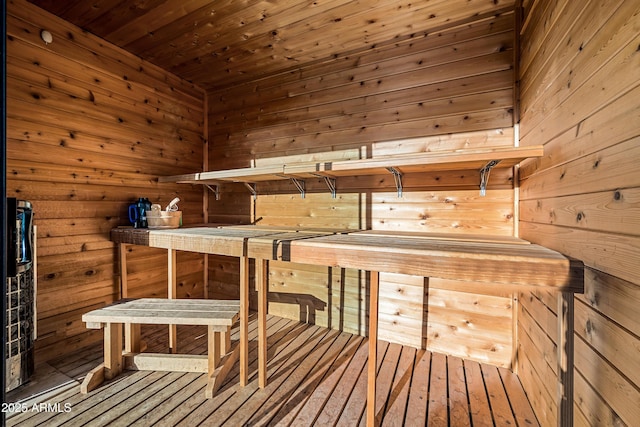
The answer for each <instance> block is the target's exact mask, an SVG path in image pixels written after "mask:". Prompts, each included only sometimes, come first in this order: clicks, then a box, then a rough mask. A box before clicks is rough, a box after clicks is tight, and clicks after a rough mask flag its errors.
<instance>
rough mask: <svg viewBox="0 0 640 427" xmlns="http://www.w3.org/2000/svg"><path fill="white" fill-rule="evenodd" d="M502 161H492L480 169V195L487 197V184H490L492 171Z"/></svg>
mask: <svg viewBox="0 0 640 427" xmlns="http://www.w3.org/2000/svg"><path fill="white" fill-rule="evenodd" d="M499 162H500V160H491V161H490V162H489V163H487V164H486V165H484V166H483V167H482V169H480V195H481V196H485V195H486V194H487V184H488V183H489V174H490V173H491V169H493V167H494V166H495V165H497V164H498V163H499Z"/></svg>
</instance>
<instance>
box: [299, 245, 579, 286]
mask: <svg viewBox="0 0 640 427" xmlns="http://www.w3.org/2000/svg"><path fill="white" fill-rule="evenodd" d="M461 254H465V257H462V256H461ZM288 261H292V262H299V263H313V264H324V265H330V266H340V267H345V268H358V269H363V270H374V269H377V270H380V271H384V272H390V273H401V274H410V275H416V276H424V277H441V278H451V279H458V280H460V279H468V280H475V281H488V282H494V283H495V282H496V280H499V281H501V282H508V283H510V284H513V285H517V284H520V285H529V286H530V285H540V286H545V287H557V288H558V289H567V290H570V289H573V290H575V291H577V292H582V289H583V286H584V284H583V283H582V277H581V275H580V274H579V271H572V269H571V264H572V261H570V260H569V259H567V258H565V257H563V256H562V255H560V254H559V253H557V252H554V251H551V250H549V249H546V248H543V247H540V246H537V245H511V244H502V245H501V244H497V243H494V244H486V243H483V244H479V243H473V242H453V241H451V242H445V241H434V240H425V239H422V240H420V239H409V238H392V237H383V236H365V235H357V234H350V235H334V236H322V237H314V238H313V239H307V240H297V241H292V242H291V244H290V259H288ZM436 263H437V267H436ZM494 263H495V265H493V264H494ZM498 264H499V266H498ZM494 267H495V269H494ZM576 267H577V264H576ZM495 271H500V278H499V279H498V278H497V277H496V275H495V274H494V273H495Z"/></svg>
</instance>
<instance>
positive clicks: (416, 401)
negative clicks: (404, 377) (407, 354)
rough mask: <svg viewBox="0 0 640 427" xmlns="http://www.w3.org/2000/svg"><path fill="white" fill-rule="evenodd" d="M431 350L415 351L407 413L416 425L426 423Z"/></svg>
mask: <svg viewBox="0 0 640 427" xmlns="http://www.w3.org/2000/svg"><path fill="white" fill-rule="evenodd" d="M430 369H431V352H430V351H426V350H418V352H417V353H416V361H415V367H414V369H413V372H414V374H413V378H412V380H411V390H410V391H409V401H408V402H407V414H410V415H409V416H410V417H411V420H412V421H415V422H416V424H417V425H426V421H427V406H428V398H429V379H430V378H431V372H430Z"/></svg>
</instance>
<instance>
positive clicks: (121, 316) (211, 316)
mask: <svg viewBox="0 0 640 427" xmlns="http://www.w3.org/2000/svg"><path fill="white" fill-rule="evenodd" d="M239 312H240V302H239V301H237V300H201V299H172V300H169V299H157V298H142V299H137V300H122V301H119V302H117V303H115V304H112V305H109V306H107V307H103V308H101V309H98V310H94V311H91V312H89V313H86V314H85V315H83V316H82V320H83V321H84V322H86V324H87V328H90V329H101V328H104V363H103V364H101V365H100V366H98V367H96V368H94V369H93V370H92V371H91V372H89V373H88V374H87V376H86V377H85V379H84V381H83V383H82V385H81V386H80V392H81V393H83V394H86V393H88V392H89V391H91V390H93V389H95V388H96V387H98V386H99V385H100V384H102V383H103V382H104V380H109V379H112V378H114V377H115V376H117V375H118V374H120V373H121V372H122V370H123V369H132V370H153V371H177V372H203V373H207V374H208V384H207V388H206V389H205V396H206V397H207V398H211V397H213V395H214V394H215V392H216V391H217V390H218V389H219V388H220V385H221V384H222V381H223V380H224V377H225V376H226V375H227V373H228V372H229V370H231V367H232V366H233V364H234V363H235V362H236V360H237V359H238V355H239V346H238V345H236V346H235V347H234V349H233V350H231V339H230V333H229V332H230V329H231V326H232V325H233V324H234V323H235V322H236V321H237V320H238V316H239ZM141 324H152V325H206V326H207V329H208V333H207V335H208V352H207V355H206V356H201V355H189V354H184V355H181V354H165V353H141V351H142V349H141V347H142V346H141V343H140V325H141ZM123 327H124V335H125V346H124V351H123Z"/></svg>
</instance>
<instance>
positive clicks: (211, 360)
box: [205, 327, 240, 399]
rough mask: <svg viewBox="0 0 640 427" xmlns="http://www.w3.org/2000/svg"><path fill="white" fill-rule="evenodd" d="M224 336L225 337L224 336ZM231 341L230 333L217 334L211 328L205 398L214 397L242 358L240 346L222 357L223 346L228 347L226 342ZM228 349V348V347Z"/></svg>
mask: <svg viewBox="0 0 640 427" xmlns="http://www.w3.org/2000/svg"><path fill="white" fill-rule="evenodd" d="M223 334H224V337H223V336H222V335H223ZM227 339H229V332H228V331H227V332H216V331H214V330H213V327H209V333H208V344H207V345H208V353H207V357H208V364H209V369H208V373H207V375H208V377H209V380H208V382H207V388H206V389H205V397H206V398H207V399H211V398H212V397H213V395H214V394H215V393H216V392H217V391H218V390H219V389H220V386H221V385H222V382H223V381H224V378H225V377H226V376H227V374H228V373H229V371H230V370H231V368H232V367H233V365H234V364H235V363H236V361H237V360H238V357H239V356H240V346H239V345H236V346H235V348H234V349H233V350H232V351H231V352H228V353H226V354H225V355H224V357H222V358H221V357H220V354H221V353H220V352H221V350H222V347H223V346H226V343H225V342H226V340H227ZM227 349H228V347H227Z"/></svg>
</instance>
